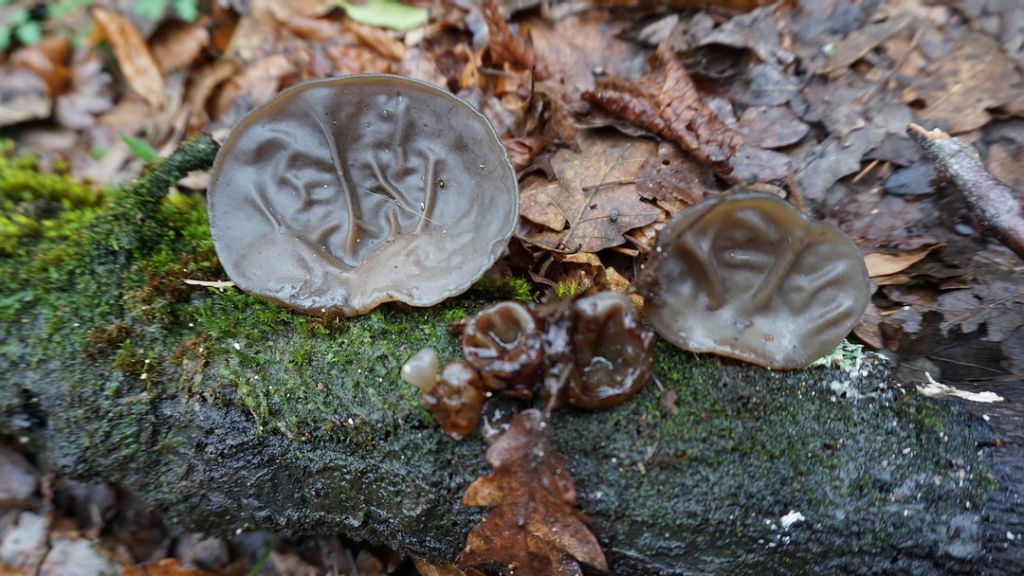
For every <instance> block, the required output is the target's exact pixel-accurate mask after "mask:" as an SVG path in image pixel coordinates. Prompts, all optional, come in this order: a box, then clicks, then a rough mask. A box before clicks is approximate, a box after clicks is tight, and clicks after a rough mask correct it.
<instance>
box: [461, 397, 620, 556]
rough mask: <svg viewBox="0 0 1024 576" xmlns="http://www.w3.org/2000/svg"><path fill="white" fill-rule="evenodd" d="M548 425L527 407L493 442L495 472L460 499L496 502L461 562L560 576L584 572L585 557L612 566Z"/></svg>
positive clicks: (491, 461) (477, 503) (476, 529)
mask: <svg viewBox="0 0 1024 576" xmlns="http://www.w3.org/2000/svg"><path fill="white" fill-rule="evenodd" d="M547 424H548V422H547V420H546V419H545V418H544V416H543V415H542V414H541V412H540V411H538V410H524V411H522V412H520V413H518V414H516V416H515V418H513V419H512V423H511V425H510V426H509V429H508V431H506V432H505V433H504V434H502V435H501V436H500V437H499V438H498V439H497V440H496V441H495V442H494V444H492V445H491V447H490V448H488V449H487V455H486V460H487V463H488V464H490V465H491V466H492V467H493V468H494V473H493V474H491V475H490V476H484V477H483V478H480V479H478V480H476V481H475V482H473V484H471V485H470V486H469V488H468V489H467V490H466V494H465V495H464V496H463V498H462V502H463V504H465V505H467V506H491V507H493V508H494V509H493V510H491V513H490V514H489V515H488V516H487V518H485V519H484V520H483V522H481V523H479V524H477V525H476V526H474V527H473V529H472V530H470V532H469V536H467V537H466V546H465V548H463V550H462V557H461V558H460V559H459V565H461V566H463V567H475V566H488V565H497V564H500V565H504V566H507V567H508V568H509V569H510V570H511V571H512V572H513V573H515V574H557V575H561V576H569V575H578V574H582V572H581V569H580V563H583V564H587V565H589V566H592V567H594V568H597V569H598V570H602V571H606V570H607V569H608V563H607V561H606V560H605V557H604V552H602V551H601V546H600V544H598V542H597V538H595V537H594V535H593V534H592V533H591V532H590V529H589V528H588V527H587V524H586V523H587V517H586V516H585V515H584V514H583V513H582V512H580V511H579V510H578V509H576V488H575V487H574V485H573V482H572V478H570V477H569V473H568V471H567V470H566V467H565V458H563V457H562V456H561V455H560V454H558V453H557V452H556V451H555V450H554V448H553V447H552V446H551V441H550V439H549V438H548V433H547Z"/></svg>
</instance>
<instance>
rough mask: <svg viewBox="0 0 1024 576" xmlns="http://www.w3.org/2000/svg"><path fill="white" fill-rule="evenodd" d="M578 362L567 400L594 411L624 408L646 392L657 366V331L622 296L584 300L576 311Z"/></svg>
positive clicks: (572, 326)
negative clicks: (635, 397) (616, 407)
mask: <svg viewBox="0 0 1024 576" xmlns="http://www.w3.org/2000/svg"><path fill="white" fill-rule="evenodd" d="M569 324H570V333H569V340H570V342H571V355H572V363H571V366H570V368H569V369H570V370H571V372H570V376H569V378H568V379H567V380H566V385H565V390H564V393H565V400H566V401H567V402H568V403H569V404H571V405H573V406H576V407H579V408H586V409H588V410H597V409H600V408H610V407H612V406H615V405H618V404H621V403H622V402H625V401H626V400H627V399H629V398H630V397H632V396H633V395H634V394H636V393H637V392H639V391H640V389H641V388H642V387H643V385H644V384H646V383H647V380H648V379H649V378H650V376H651V370H652V369H653V367H654V341H655V339H654V332H652V331H651V330H650V329H649V328H646V327H645V326H644V325H643V324H642V323H641V322H640V320H639V318H637V314H636V308H634V307H633V303H632V302H631V301H630V300H629V298H627V297H626V296H625V295H623V294H621V293H619V292H600V293H598V294H595V295H593V296H587V297H585V298H580V299H579V300H576V301H575V302H574V303H573V306H572V310H571V312H570V323H569Z"/></svg>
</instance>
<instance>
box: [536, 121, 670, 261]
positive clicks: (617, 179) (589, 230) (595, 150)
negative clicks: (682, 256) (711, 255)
mask: <svg viewBox="0 0 1024 576" xmlns="http://www.w3.org/2000/svg"><path fill="white" fill-rule="evenodd" d="M578 141H579V145H580V151H579V152H574V151H572V150H567V149H563V150H559V151H558V152H557V153H556V154H555V155H554V157H553V158H552V159H551V168H552V169H553V172H554V174H555V176H556V177H557V181H554V182H549V181H547V180H546V179H544V178H543V177H535V178H531V179H529V180H527V182H526V183H525V184H524V186H523V191H522V200H521V203H520V208H519V211H520V214H521V215H522V216H523V218H524V219H525V220H528V221H529V222H532V223H533V224H539V225H540V226H534V225H532V224H529V223H524V225H523V226H522V227H521V229H520V234H521V236H522V237H524V238H526V239H527V240H529V241H531V242H534V243H536V244H539V245H541V246H550V247H551V248H553V249H559V250H567V251H578V252H597V251H599V250H603V249H605V248H611V247H613V246H618V245H619V244H622V243H623V242H625V239H624V238H623V236H622V235H623V233H625V232H627V231H629V230H631V229H633V228H638V227H640V226H646V225H647V224H650V223H652V222H654V221H655V220H657V219H658V217H659V216H661V215H662V211H661V210H660V209H659V208H658V207H657V206H652V205H651V204H648V203H646V202H644V201H643V200H642V196H649V195H650V194H649V192H648V191H647V190H646V189H641V183H640V182H639V181H638V178H639V176H638V173H639V171H640V169H641V167H642V166H643V165H644V162H645V161H646V160H647V159H648V158H651V157H657V155H658V144H657V142H654V141H652V140H649V139H645V138H633V137H630V136H625V135H623V134H619V133H617V132H610V131H602V132H593V131H584V132H581V133H580V134H579V137H578Z"/></svg>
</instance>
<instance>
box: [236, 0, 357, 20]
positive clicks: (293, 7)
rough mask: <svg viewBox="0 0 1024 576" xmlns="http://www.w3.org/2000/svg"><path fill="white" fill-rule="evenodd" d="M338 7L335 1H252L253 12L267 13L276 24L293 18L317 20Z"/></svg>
mask: <svg viewBox="0 0 1024 576" xmlns="http://www.w3.org/2000/svg"><path fill="white" fill-rule="evenodd" d="M337 6H338V3H337V2H336V1H335V0H252V10H253V12H254V13H255V12H269V13H270V14H273V16H274V18H276V19H277V20H278V22H287V21H288V20H290V19H291V18H292V17H294V16H303V17H306V18H319V17H321V16H326V15H327V13H328V12H330V11H331V10H333V9H334V8H336V7H337Z"/></svg>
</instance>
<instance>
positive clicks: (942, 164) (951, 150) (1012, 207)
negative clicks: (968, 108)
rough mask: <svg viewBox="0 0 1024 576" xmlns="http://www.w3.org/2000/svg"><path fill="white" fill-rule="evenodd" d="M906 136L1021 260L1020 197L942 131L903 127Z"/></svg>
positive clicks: (1022, 213) (1023, 228)
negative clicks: (905, 130) (905, 128)
mask: <svg viewBox="0 0 1024 576" xmlns="http://www.w3.org/2000/svg"><path fill="white" fill-rule="evenodd" d="M907 134H909V135H910V138H911V139H913V140H914V142H916V143H917V145H918V146H920V147H921V148H922V149H923V150H924V151H925V153H926V154H927V155H928V156H930V157H931V158H932V160H934V161H935V163H936V165H938V167H939V168H940V169H941V170H942V171H943V172H944V173H945V174H946V175H947V176H948V177H949V178H950V179H952V180H953V182H954V183H955V184H956V187H957V188H959V189H960V192H962V193H963V195H964V197H965V198H966V199H967V203H968V204H969V205H970V207H971V211H973V212H974V215H975V217H977V218H978V219H979V220H980V221H981V224H982V225H983V226H986V227H988V228H989V229H991V230H992V232H993V233H994V234H995V235H996V237H997V238H998V239H999V241H1000V242H1002V243H1003V244H1005V245H1006V246H1007V247H1008V248H1009V249H1010V250H1013V251H1014V253H1016V254H1017V256H1019V257H1020V258H1022V259H1024V210H1022V209H1021V204H1020V195H1019V194H1018V193H1016V192H1014V191H1013V190H1011V189H1010V188H1009V187H1008V186H1006V185H1004V184H1002V183H1001V182H999V181H998V180H996V179H995V178H994V177H993V176H992V175H991V174H989V173H988V171H987V170H985V167H984V166H983V165H982V164H981V159H980V158H979V157H978V152H977V151H976V150H975V149H974V147H973V146H971V145H970V144H968V143H967V142H965V141H963V140H961V139H960V138H954V137H952V136H950V135H949V134H946V133H945V132H943V131H942V130H939V129H935V130H932V131H930V132H929V131H926V130H925V129H924V128H922V127H921V126H918V125H917V124H914V123H910V124H908V125H907Z"/></svg>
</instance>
